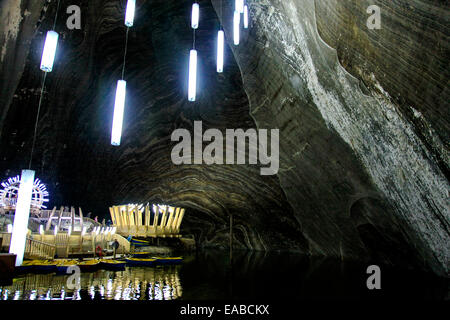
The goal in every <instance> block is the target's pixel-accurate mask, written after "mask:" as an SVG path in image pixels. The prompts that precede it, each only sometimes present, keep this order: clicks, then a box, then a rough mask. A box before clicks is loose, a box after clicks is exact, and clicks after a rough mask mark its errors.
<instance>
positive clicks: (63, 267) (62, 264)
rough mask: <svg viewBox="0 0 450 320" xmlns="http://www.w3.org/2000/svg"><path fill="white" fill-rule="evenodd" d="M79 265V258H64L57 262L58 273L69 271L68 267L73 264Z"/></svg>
mask: <svg viewBox="0 0 450 320" xmlns="http://www.w3.org/2000/svg"><path fill="white" fill-rule="evenodd" d="M76 265H78V261H77V260H62V261H57V262H56V273H63V274H66V273H67V269H68V268H69V267H72V266H76Z"/></svg>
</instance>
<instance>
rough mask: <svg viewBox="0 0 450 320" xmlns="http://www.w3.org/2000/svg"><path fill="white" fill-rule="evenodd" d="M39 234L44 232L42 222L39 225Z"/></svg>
mask: <svg viewBox="0 0 450 320" xmlns="http://www.w3.org/2000/svg"><path fill="white" fill-rule="evenodd" d="M39 234H40V235H41V236H42V235H43V234H44V226H43V225H42V224H41V225H40V226H39Z"/></svg>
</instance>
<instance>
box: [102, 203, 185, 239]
mask: <svg viewBox="0 0 450 320" xmlns="http://www.w3.org/2000/svg"><path fill="white" fill-rule="evenodd" d="M109 211H110V214H111V220H112V222H113V224H114V227H116V228H117V231H116V232H117V233H118V234H120V235H122V236H124V237H128V236H130V235H131V236H133V237H142V238H180V237H181V235H180V226H181V222H182V221H183V217H184V213H185V209H183V208H177V207H171V206H166V205H150V204H147V205H145V206H144V205H137V204H129V205H121V206H113V207H111V208H109Z"/></svg>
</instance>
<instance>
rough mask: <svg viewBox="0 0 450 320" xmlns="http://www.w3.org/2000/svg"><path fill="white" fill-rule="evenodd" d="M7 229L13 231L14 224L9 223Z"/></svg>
mask: <svg viewBox="0 0 450 320" xmlns="http://www.w3.org/2000/svg"><path fill="white" fill-rule="evenodd" d="M7 230H8V233H12V231H13V226H12V224H8V225H7Z"/></svg>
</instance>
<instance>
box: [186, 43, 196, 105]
mask: <svg viewBox="0 0 450 320" xmlns="http://www.w3.org/2000/svg"><path fill="white" fill-rule="evenodd" d="M196 96H197V50H194V49H193V50H191V52H190V55H189V89H188V99H189V101H195V98H196Z"/></svg>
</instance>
